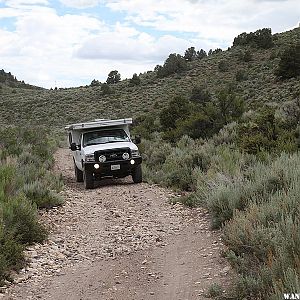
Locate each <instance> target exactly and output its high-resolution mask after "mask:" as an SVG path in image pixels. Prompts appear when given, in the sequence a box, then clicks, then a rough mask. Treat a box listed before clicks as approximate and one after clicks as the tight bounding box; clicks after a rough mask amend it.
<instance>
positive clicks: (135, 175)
mask: <svg viewBox="0 0 300 300" xmlns="http://www.w3.org/2000/svg"><path fill="white" fill-rule="evenodd" d="M132 180H133V182H134V183H141V182H142V181H143V173H142V166H141V165H138V166H137V167H136V168H135V169H134V170H133V172H132Z"/></svg>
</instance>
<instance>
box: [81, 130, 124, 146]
mask: <svg viewBox="0 0 300 300" xmlns="http://www.w3.org/2000/svg"><path fill="white" fill-rule="evenodd" d="M114 142H129V137H128V136H127V134H126V132H125V131H124V130H123V129H114V130H102V131H93V132H87V133H85V134H84V135H83V147H86V146H90V145H97V144H106V143H114Z"/></svg>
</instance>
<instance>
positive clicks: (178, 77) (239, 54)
mask: <svg viewBox="0 0 300 300" xmlns="http://www.w3.org/2000/svg"><path fill="white" fill-rule="evenodd" d="M299 41H300V28H296V29H294V30H291V31H288V32H284V33H281V34H276V35H273V42H274V46H273V47H271V48H269V49H260V48H258V47H253V46H252V47H251V46H249V45H245V46H240V45H237V46H236V45H235V46H233V47H230V48H229V49H228V50H226V51H221V52H218V53H213V54H211V55H208V56H206V57H205V58H203V59H195V60H193V61H190V62H188V68H187V70H185V71H183V72H181V73H175V74H173V75H169V76H167V77H164V78H158V77H157V72H155V71H148V72H145V73H143V74H140V75H139V79H140V84H139V85H134V86H132V85H130V83H129V80H128V79H126V80H122V81H120V82H119V83H117V84H111V85H109V87H110V93H106V94H105V93H103V90H102V89H101V86H87V87H78V88H68V89H54V90H47V89H36V88H33V87H32V88H29V86H27V85H26V86H24V87H23V86H22V84H18V85H17V88H16V86H13V87H12V86H10V85H8V84H3V85H2V86H1V87H2V88H1V89H0V123H1V124H11V123H18V124H28V123H29V124H33V125H34V124H51V125H53V126H55V127H62V126H64V125H65V124H67V123H70V122H78V121H83V120H90V119H93V118H115V117H137V116H139V115H143V114H147V113H149V112H151V113H152V114H153V113H154V114H155V113H158V112H159V111H160V110H161V109H162V108H163V107H165V106H166V104H167V103H168V102H169V101H170V100H171V99H172V98H174V96H175V95H183V96H186V97H187V98H189V97H190V95H191V91H192V89H193V87H197V86H204V87H205V88H207V89H208V90H209V91H210V93H211V94H212V95H214V94H215V93H216V92H217V91H218V90H219V89H220V88H222V87H224V86H226V85H228V84H231V85H234V86H235V89H236V92H237V93H238V95H239V96H241V97H242V99H244V101H245V103H246V106H247V109H255V108H257V107H258V106H261V105H262V104H265V103H282V102H285V101H290V100H293V99H295V98H296V97H298V96H299V95H300V80H299V77H296V78H291V79H287V80H280V79H279V78H278V77H277V76H276V75H275V70H276V69H277V68H278V64H279V61H280V58H279V56H280V54H281V53H282V52H283V51H284V49H285V48H286V47H287V46H289V45H291V44H296V43H297V42H299Z"/></svg>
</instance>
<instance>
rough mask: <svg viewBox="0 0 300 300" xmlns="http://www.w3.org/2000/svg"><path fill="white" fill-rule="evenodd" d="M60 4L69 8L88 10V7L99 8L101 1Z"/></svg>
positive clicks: (76, 0)
mask: <svg viewBox="0 0 300 300" xmlns="http://www.w3.org/2000/svg"><path fill="white" fill-rule="evenodd" d="M60 2H61V3H62V4H64V5H66V6H69V7H74V8H88V7H95V6H97V5H98V4H99V3H100V2H101V1H100V0H60Z"/></svg>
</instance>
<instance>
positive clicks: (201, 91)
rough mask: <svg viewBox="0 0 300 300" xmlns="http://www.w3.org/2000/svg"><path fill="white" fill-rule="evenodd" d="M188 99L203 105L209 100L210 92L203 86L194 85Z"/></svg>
mask: <svg viewBox="0 0 300 300" xmlns="http://www.w3.org/2000/svg"><path fill="white" fill-rule="evenodd" d="M190 100H191V101H192V102H193V103H195V104H199V105H200V106H205V105H206V103H207V102H209V101H211V94H210V92H209V91H208V89H207V88H205V87H204V86H196V87H193V89H192V93H191V97H190Z"/></svg>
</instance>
